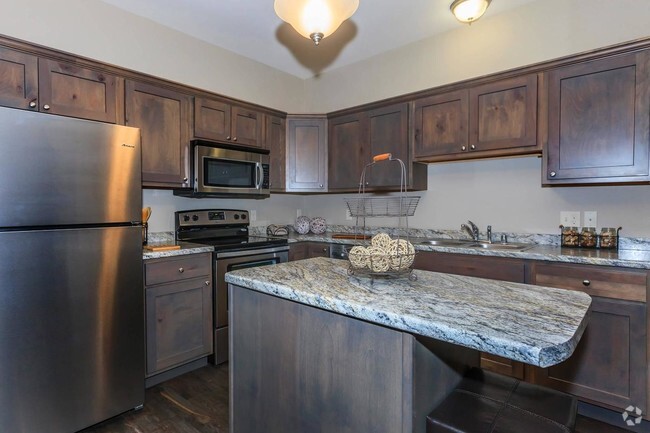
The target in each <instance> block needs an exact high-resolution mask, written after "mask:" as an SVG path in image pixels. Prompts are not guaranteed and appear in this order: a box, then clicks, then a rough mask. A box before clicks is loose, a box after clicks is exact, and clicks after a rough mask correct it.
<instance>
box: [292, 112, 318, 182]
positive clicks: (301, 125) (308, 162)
mask: <svg viewBox="0 0 650 433" xmlns="http://www.w3.org/2000/svg"><path fill="white" fill-rule="evenodd" d="M286 192H327V118H326V117H325V116H288V117H287V188H286Z"/></svg>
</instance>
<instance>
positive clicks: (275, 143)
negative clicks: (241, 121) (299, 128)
mask: <svg viewBox="0 0 650 433" xmlns="http://www.w3.org/2000/svg"><path fill="white" fill-rule="evenodd" d="M264 131H265V132H264V135H265V139H264V147H265V148H266V149H268V150H269V152H270V155H269V156H270V165H271V168H270V170H271V173H270V174H269V182H270V187H271V192H276V191H277V192H283V191H284V190H285V187H286V183H287V182H286V176H287V158H286V157H287V142H286V122H285V120H284V119H283V118H282V117H278V116H271V115H268V114H267V115H266V116H265V127H264Z"/></svg>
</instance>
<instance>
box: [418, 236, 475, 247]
mask: <svg viewBox="0 0 650 433" xmlns="http://www.w3.org/2000/svg"><path fill="white" fill-rule="evenodd" d="M472 242H473V241H469V240H466V239H442V238H441V239H427V240H426V241H420V242H418V244H420V245H431V246H436V247H466V246H468V245H471V244H472Z"/></svg>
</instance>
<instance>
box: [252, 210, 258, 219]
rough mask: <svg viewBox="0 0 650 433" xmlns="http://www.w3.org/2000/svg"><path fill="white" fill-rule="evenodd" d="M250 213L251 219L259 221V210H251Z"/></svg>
mask: <svg viewBox="0 0 650 433" xmlns="http://www.w3.org/2000/svg"><path fill="white" fill-rule="evenodd" d="M250 214H251V221H257V211H256V210H252V211H250Z"/></svg>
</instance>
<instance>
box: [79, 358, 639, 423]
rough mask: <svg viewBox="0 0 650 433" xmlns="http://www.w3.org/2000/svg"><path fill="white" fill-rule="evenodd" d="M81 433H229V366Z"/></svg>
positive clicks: (194, 376)
mask: <svg viewBox="0 0 650 433" xmlns="http://www.w3.org/2000/svg"><path fill="white" fill-rule="evenodd" d="M629 431H630V430H624V429H622V428H618V427H614V426H611V425H609V424H605V423H602V422H600V421H596V420H593V419H591V418H586V417H583V416H578V422H577V426H576V433H625V432H629ZM631 431H635V430H634V429H631ZM80 433H228V365H227V364H223V365H221V366H219V367H214V366H207V367H203V368H200V369H198V370H195V371H193V372H191V373H187V374H185V375H183V376H180V377H177V378H175V379H171V380H169V381H167V382H164V383H161V384H160V385H157V386H154V387H153V388H149V389H148V390H147V393H146V397H145V405H144V409H142V410H139V411H132V412H127V413H125V414H123V415H121V416H118V417H115V418H112V419H110V420H108V421H105V422H103V423H101V424H98V425H96V426H94V427H90V428H87V429H85V430H82V432H80ZM260 433H263V429H262V430H260ZM305 433H308V432H305ZM360 433H370V432H360Z"/></svg>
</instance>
